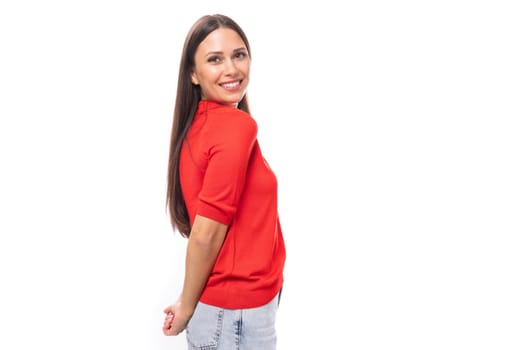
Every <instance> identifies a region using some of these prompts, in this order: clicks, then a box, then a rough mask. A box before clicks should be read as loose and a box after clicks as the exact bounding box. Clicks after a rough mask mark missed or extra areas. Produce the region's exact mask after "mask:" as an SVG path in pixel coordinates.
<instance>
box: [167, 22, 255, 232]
mask: <svg viewBox="0 0 525 350" xmlns="http://www.w3.org/2000/svg"><path fill="white" fill-rule="evenodd" d="M222 27H225V28H229V29H232V30H234V31H235V32H237V34H239V36H240V37H241V39H242V40H243V41H244V44H245V45H246V49H247V50H248V54H249V55H250V56H251V51H250V44H249V43H248V38H247V37H246V35H245V34H244V31H243V30H242V29H241V27H240V26H239V25H238V24H237V23H236V22H235V21H233V20H232V19H231V18H229V17H227V16H224V15H219V14H216V15H206V16H203V17H201V18H200V19H198V20H197V21H196V22H195V24H194V25H193V26H192V27H191V29H190V31H189V32H188V35H187V36H186V40H185V41H184V47H183V49H182V55H181V60H180V67H179V80H178V85H177V95H176V99H175V110H174V112H173V124H172V129H171V141H170V151H169V160H168V179H167V191H166V206H167V208H168V212H169V216H170V220H171V225H172V227H173V230H177V231H179V233H180V234H181V235H182V236H183V237H189V235H190V231H191V225H190V219H189V216H188V210H187V208H186V204H185V202H184V198H183V196H182V189H181V184H180V171H179V161H180V151H181V149H182V145H183V142H184V139H185V138H186V134H187V133H188V130H189V128H190V126H191V123H192V122H193V118H194V116H195V112H196V111H197V106H198V104H199V101H200V99H201V91H200V87H199V86H198V85H194V84H192V82H191V73H192V71H193V69H194V68H195V52H196V51H197V48H198V46H199V45H200V43H201V42H202V41H203V40H204V39H205V38H206V37H207V36H208V34H210V33H211V32H213V31H214V30H217V29H218V28H222ZM238 108H239V109H241V110H243V111H245V112H247V113H250V108H249V105H248V96H247V95H246V94H245V95H244V97H243V99H242V100H241V101H239V104H238Z"/></svg>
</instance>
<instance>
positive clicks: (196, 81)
mask: <svg viewBox="0 0 525 350" xmlns="http://www.w3.org/2000/svg"><path fill="white" fill-rule="evenodd" d="M191 82H192V83H193V85H199V79H197V74H195V71H192V72H191Z"/></svg>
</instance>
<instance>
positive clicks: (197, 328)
mask: <svg viewBox="0 0 525 350" xmlns="http://www.w3.org/2000/svg"><path fill="white" fill-rule="evenodd" d="M279 299H280V293H279V294H278V295H276V296H275V298H273V300H272V301H270V302H269V303H268V304H266V305H263V306H260V307H256V308H251V309H238V310H232V309H222V308H220V307H216V306H211V305H207V304H204V303H201V302H199V303H198V304H197V307H196V308H195V312H194V313H193V316H192V317H191V319H190V321H189V322H188V326H187V327H186V339H187V341H188V349H191V350H252V349H254V350H255V349H256V350H275V348H276V343H277V334H276V331H275V318H276V314H277V307H278V304H279Z"/></svg>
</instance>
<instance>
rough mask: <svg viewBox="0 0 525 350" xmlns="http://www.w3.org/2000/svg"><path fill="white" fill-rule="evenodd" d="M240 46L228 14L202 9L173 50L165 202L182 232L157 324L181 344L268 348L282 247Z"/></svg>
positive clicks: (244, 45)
mask: <svg viewBox="0 0 525 350" xmlns="http://www.w3.org/2000/svg"><path fill="white" fill-rule="evenodd" d="M250 64H251V56H250V45H249V43H248V39H247V38H246V35H245V33H244V32H243V30H242V29H241V28H240V27H239V26H238V25H237V23H236V22H234V21H233V20H232V19H231V18H229V17H227V16H224V15H209V16H203V17H202V18H200V19H199V20H198V21H197V22H196V23H195V24H194V25H193V26H192V28H191V29H190V31H189V33H188V35H187V37H186V41H185V43H184V48H183V52H182V57H181V62H180V69H179V80H178V87H177V96H176V101H175V112H174V117H173V129H172V136H171V144H170V153H169V164H168V186H167V207H168V210H169V214H170V219H171V223H172V226H173V228H174V230H177V231H179V233H181V234H182V235H183V236H184V237H187V238H188V243H187V251H186V264H185V277H184V284H183V288H182V292H181V294H180V296H179V298H178V300H177V302H176V303H175V304H173V305H170V306H168V307H167V308H166V309H165V310H164V312H165V314H166V317H165V321H164V325H163V331H164V334H166V335H177V334H179V333H181V332H182V331H183V330H186V337H187V341H188V347H189V348H190V349H227V350H231V349H258V350H266V349H275V347H276V331H275V319H276V312H277V306H278V303H279V297H280V291H281V288H282V284H283V269H284V263H285V257H286V252H285V245H284V241H283V236H282V233H281V226H280V222H279V215H278V210H277V179H276V177H275V175H274V173H273V172H272V170H271V169H270V167H269V165H268V163H267V162H266V160H265V159H264V157H263V155H262V153H261V149H260V147H259V143H258V140H257V124H256V122H255V120H254V119H253V118H252V117H251V115H250V109H249V106H248V99H247V95H246V91H247V87H248V83H249V80H250Z"/></svg>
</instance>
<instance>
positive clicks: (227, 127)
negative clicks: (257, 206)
mask: <svg viewBox="0 0 525 350" xmlns="http://www.w3.org/2000/svg"><path fill="white" fill-rule="evenodd" d="M205 135H206V143H207V145H208V146H207V150H208V151H207V152H208V154H207V157H208V163H207V167H206V170H205V174H204V180H203V185H202V189H201V191H200V193H199V196H198V199H199V200H198V205H197V211H196V213H197V214H199V215H201V216H204V217H207V218H210V219H213V220H216V221H218V222H221V223H223V224H225V225H229V224H230V223H231V220H232V219H233V217H234V215H235V212H236V211H237V207H238V203H239V199H240V197H241V194H242V192H243V189H244V184H245V181H246V172H247V169H248V165H249V162H250V157H251V154H252V150H253V146H254V144H255V140H256V138H257V124H256V123H255V120H253V119H252V118H251V117H250V116H249V115H247V114H245V113H243V112H241V111H238V110H236V111H235V113H233V112H232V113H231V114H230V115H224V116H214V117H212V118H209V120H208V121H207V127H206V132H205Z"/></svg>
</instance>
